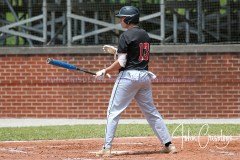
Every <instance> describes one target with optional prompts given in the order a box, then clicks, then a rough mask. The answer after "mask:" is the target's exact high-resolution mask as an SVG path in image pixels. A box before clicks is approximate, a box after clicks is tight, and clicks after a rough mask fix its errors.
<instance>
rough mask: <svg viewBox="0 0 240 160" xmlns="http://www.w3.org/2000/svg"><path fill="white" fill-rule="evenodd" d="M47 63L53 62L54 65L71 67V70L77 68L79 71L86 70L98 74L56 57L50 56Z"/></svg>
mask: <svg viewBox="0 0 240 160" xmlns="http://www.w3.org/2000/svg"><path fill="white" fill-rule="evenodd" d="M47 63H48V64H52V65H54V66H58V67H62V68H66V69H70V70H77V71H81V72H85V73H88V74H92V75H96V73H94V72H91V71H88V70H86V69H84V68H79V67H76V66H75V65H72V64H69V63H67V62H64V61H60V60H55V59H52V58H48V59H47Z"/></svg>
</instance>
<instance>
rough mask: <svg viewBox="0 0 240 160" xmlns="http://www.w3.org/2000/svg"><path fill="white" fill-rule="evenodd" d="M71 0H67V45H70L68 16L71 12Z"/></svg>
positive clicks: (70, 28)
mask: <svg viewBox="0 0 240 160" xmlns="http://www.w3.org/2000/svg"><path fill="white" fill-rule="evenodd" d="M71 7H72V5H71V0H67V45H68V46H71V44H72V23H71V22H72V21H71V20H72V19H71V17H70V15H71V13H72V8H71Z"/></svg>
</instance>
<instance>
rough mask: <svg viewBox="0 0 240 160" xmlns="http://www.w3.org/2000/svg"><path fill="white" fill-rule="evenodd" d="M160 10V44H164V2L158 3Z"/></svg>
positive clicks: (162, 0)
mask: <svg viewBox="0 0 240 160" xmlns="http://www.w3.org/2000/svg"><path fill="white" fill-rule="evenodd" d="M160 10H161V24H160V25H161V38H162V44H164V43H165V1H164V0H161V1H160Z"/></svg>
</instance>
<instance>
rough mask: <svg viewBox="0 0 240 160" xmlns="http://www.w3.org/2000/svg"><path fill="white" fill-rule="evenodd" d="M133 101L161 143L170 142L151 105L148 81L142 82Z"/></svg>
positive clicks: (162, 122)
mask: <svg viewBox="0 0 240 160" xmlns="http://www.w3.org/2000/svg"><path fill="white" fill-rule="evenodd" d="M135 99H136V101H137V103H138V105H139V107H140V109H141V111H142V112H143V114H144V115H145V117H146V119H147V121H148V123H149V125H150V126H151V128H152V129H153V131H154V133H155V134H156V136H157V137H158V139H159V140H160V141H161V143H162V144H165V143H167V142H169V141H171V137H170V134H169V132H168V129H167V127H166V124H165V123H164V121H163V119H162V116H161V115H160V113H159V112H158V110H157V109H156V107H155V106H154V104H153V98H152V89H151V82H150V80H149V81H145V82H144V85H143V87H142V88H141V89H140V90H139V91H138V92H137V94H136V96H135Z"/></svg>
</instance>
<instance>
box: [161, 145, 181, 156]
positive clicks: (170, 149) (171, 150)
mask: <svg viewBox="0 0 240 160" xmlns="http://www.w3.org/2000/svg"><path fill="white" fill-rule="evenodd" d="M160 153H169V154H175V153H177V149H176V147H175V146H174V145H173V144H170V145H169V146H168V147H165V146H164V148H163V149H162V150H161V151H160Z"/></svg>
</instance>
